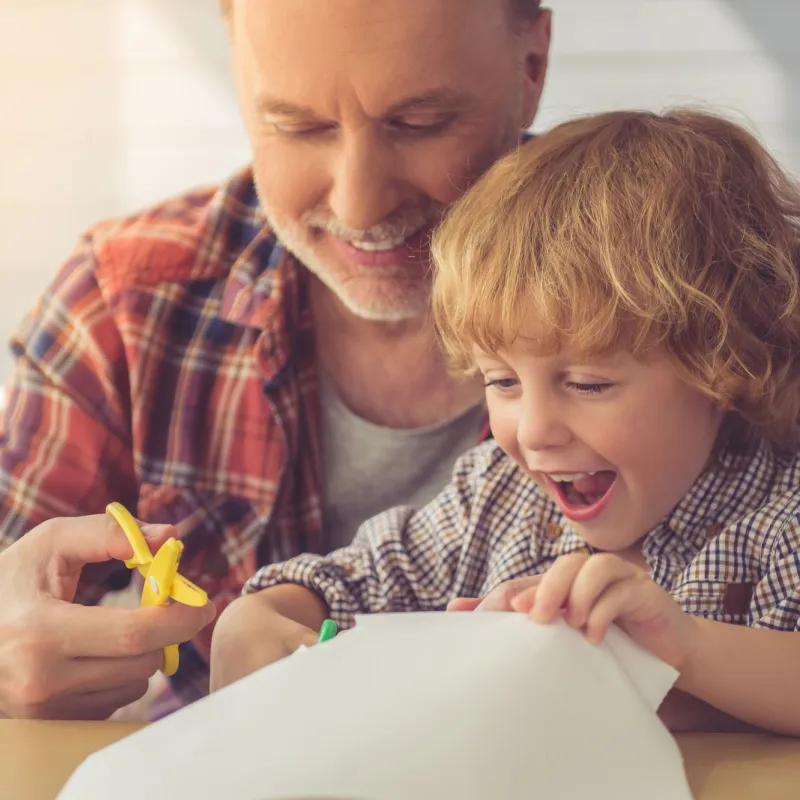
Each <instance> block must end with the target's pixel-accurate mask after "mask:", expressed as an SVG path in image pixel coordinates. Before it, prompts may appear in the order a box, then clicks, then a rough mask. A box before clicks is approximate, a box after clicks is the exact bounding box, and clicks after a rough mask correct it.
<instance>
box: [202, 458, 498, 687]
mask: <svg viewBox="0 0 800 800" xmlns="http://www.w3.org/2000/svg"><path fill="white" fill-rule="evenodd" d="M494 449H495V446H494V445H492V444H488V445H482V446H481V447H478V448H475V450H472V451H470V452H468V453H467V454H465V455H464V456H463V457H462V458H461V459H459V461H458V462H457V463H456V466H455V468H454V471H453V481H452V483H451V484H450V485H449V486H447V487H446V488H445V489H444V490H443V491H442V492H441V493H440V494H439V495H438V496H437V497H436V498H435V499H434V500H433V501H432V502H431V503H429V504H428V505H427V506H425V507H424V508H422V509H419V510H415V509H413V508H395V509H391V510H389V511H386V512H384V513H383V514H380V515H379V516H377V517H375V518H373V519H371V520H369V521H368V522H366V523H364V525H362V526H361V528H360V529H359V531H358V534H357V535H356V538H355V540H354V541H353V544H352V545H350V546H349V547H344V548H342V549H340V550H337V551H335V552H333V553H331V554H330V555H329V556H319V555H311V554H305V555H301V556H297V557H296V558H293V559H290V560H289V561H286V562H283V563H281V564H271V565H269V566H266V567H263V568H261V569H260V570H258V572H256V574H255V575H254V576H253V577H252V578H251V579H250V581H248V583H247V584H246V585H245V589H244V596H243V597H241V598H239V599H238V600H235V601H234V602H233V603H232V604H231V605H230V606H229V607H228V608H227V609H226V610H225V611H224V612H223V613H222V614H221V615H220V618H219V620H218V621H217V624H216V627H215V629H214V635H213V640H212V646H211V687H212V690H213V689H218V688H221V687H222V686H224V685H226V684H228V683H231V682H232V681H234V680H237V679H239V678H241V677H244V676H245V675H247V674H249V673H250V672H253V671H254V670H256V669H258V668H260V667H262V666H265V665H266V664H269V663H272V662H273V661H277V660H278V659H280V658H283V657H284V656H287V655H290V654H291V653H293V652H294V651H295V650H296V649H297V648H298V647H299V646H300V645H302V644H304V645H310V644H314V642H315V641H316V636H317V631H318V630H319V626H320V625H321V624H322V622H323V620H324V619H325V618H326V617H327V616H330V617H331V618H332V619H334V620H335V621H336V622H337V624H338V625H339V627H340V628H348V627H350V626H351V625H352V624H353V618H354V616H355V615H356V614H363V613H375V612H381V611H417V610H436V609H444V608H445V606H446V604H447V601H448V599H449V597H450V594H451V593H452V587H453V583H454V581H455V580H456V574H457V572H458V567H459V564H460V561H461V557H462V553H463V552H464V549H465V547H466V545H467V543H468V541H469V539H470V532H471V523H470V518H471V509H472V507H473V502H474V500H475V499H476V496H477V494H478V493H479V492H480V491H481V490H482V489H483V488H484V486H485V485H486V480H485V479H486V473H487V467H488V466H489V465H490V463H492V462H493V461H494V460H495V459H494V458H493V457H492V453H493V451H494ZM487 454H489V458H488V459H487ZM487 541H488V537H487ZM487 546H488V545H487Z"/></svg>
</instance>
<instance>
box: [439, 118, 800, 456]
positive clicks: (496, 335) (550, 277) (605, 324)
mask: <svg viewBox="0 0 800 800" xmlns="http://www.w3.org/2000/svg"><path fill="white" fill-rule="evenodd" d="M432 250H433V260H434V267H435V281H434V289H433V313H434V318H435V321H436V324H437V327H438V330H439V332H440V334H441V338H442V341H443V343H444V346H445V348H446V350H447V352H448V353H449V355H450V357H451V359H452V363H453V366H454V367H455V369H456V370H457V371H459V372H462V373H463V372H467V373H469V372H474V371H475V366H474V362H473V356H472V348H473V346H475V345H477V346H478V347H480V348H481V349H483V350H485V351H490V352H491V351H497V350H501V349H503V347H505V346H508V345H509V344H510V343H511V342H512V341H513V340H514V339H516V338H517V337H520V336H523V337H525V338H529V339H530V343H531V347H532V348H534V350H535V351H537V352H541V353H545V352H556V351H558V350H559V349H561V348H563V347H565V346H568V347H569V348H570V350H574V351H577V352H580V353H582V354H583V355H592V354H596V353H599V352H602V351H607V350H609V349H613V348H615V347H625V348H626V349H629V350H630V351H631V352H632V353H633V354H634V355H635V356H637V357H638V356H641V357H645V356H646V355H647V354H648V353H650V352H653V351H654V350H655V351H657V352H662V353H666V355H667V356H668V358H669V359H670V360H671V361H672V363H673V365H674V367H675V369H676V370H677V372H678V373H679V374H680V375H681V377H682V378H683V379H684V380H685V381H686V382H687V383H689V384H690V385H693V386H695V387H697V388H698V389H700V390H701V391H703V392H705V393H706V394H707V395H708V396H710V397H712V398H714V399H715V400H716V401H718V402H719V403H720V404H721V405H722V406H723V407H725V408H728V409H732V414H731V415H729V417H732V418H733V419H734V421H735V422H737V423H738V428H739V430H740V432H741V433H742V434H743V435H745V436H747V435H750V434H753V433H757V434H759V435H762V436H765V437H766V438H768V439H770V440H771V441H773V442H776V443H780V444H784V445H785V444H789V443H792V444H796V443H797V441H798V416H800V298H799V293H798V283H799V280H798V278H799V275H798V273H799V267H800V189H799V188H798V185H797V184H796V183H794V182H793V181H792V180H791V179H790V178H789V177H788V176H787V175H786V174H785V173H784V172H783V171H782V170H781V169H780V167H779V166H778V164H777V163H776V162H775V161H774V160H773V159H772V158H771V157H770V155H769V154H768V153H767V152H766V150H765V149H764V148H763V147H762V146H761V145H760V144H759V142H758V141H757V140H756V138H755V137H754V136H752V135H751V134H750V133H748V132H747V131H746V130H744V129H743V128H742V127H740V126H738V125H736V124H734V123H733V122H731V121H729V120H726V119H724V118H722V117H719V116H716V115H713V114H710V113H705V112H701V111H694V110H675V111H672V112H669V113H666V114H663V115H658V114H652V113H647V112H614V113H606V114H598V115H593V116H590V117H583V118H580V119H576V120H572V121H570V122H567V123H565V124H562V125H560V126H558V127H556V128H555V129H553V130H552V131H550V132H548V133H547V134H545V135H544V136H541V137H540V138H537V139H534V140H533V141H531V142H529V143H527V144H525V145H522V146H521V147H520V148H519V149H518V150H516V151H514V152H513V153H511V154H510V155H508V156H507V157H505V158H504V159H503V160H501V161H500V162H498V163H497V164H496V165H495V166H494V167H493V168H492V169H491V170H489V172H488V173H487V174H486V175H485V176H484V177H483V178H482V179H481V180H480V181H479V182H478V183H477V184H476V185H475V186H474V187H473V188H472V189H470V190H469V191H468V192H467V193H466V194H465V195H464V196H463V197H462V198H461V199H460V200H459V201H458V202H457V203H456V204H455V205H454V206H453V207H452V208H451V210H450V212H449V213H448V214H447V215H446V218H445V220H444V221H443V224H442V225H441V227H440V228H439V230H438V231H437V233H436V234H435V236H434V240H433V248H432Z"/></svg>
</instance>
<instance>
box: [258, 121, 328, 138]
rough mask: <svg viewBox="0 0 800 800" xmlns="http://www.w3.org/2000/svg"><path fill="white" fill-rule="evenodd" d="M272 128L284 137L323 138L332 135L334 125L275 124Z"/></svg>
mask: <svg viewBox="0 0 800 800" xmlns="http://www.w3.org/2000/svg"><path fill="white" fill-rule="evenodd" d="M272 127H273V128H274V130H275V131H276V132H277V133H280V134H281V135H282V136H296V137H298V138H303V137H306V138H307V137H311V136H323V135H325V134H327V133H330V132H331V131H332V130H333V128H334V126H333V125H279V124H274V125H273V126H272Z"/></svg>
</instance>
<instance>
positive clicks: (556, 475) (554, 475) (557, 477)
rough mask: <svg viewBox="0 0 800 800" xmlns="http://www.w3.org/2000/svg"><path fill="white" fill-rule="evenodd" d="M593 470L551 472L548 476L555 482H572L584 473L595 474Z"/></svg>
mask: <svg viewBox="0 0 800 800" xmlns="http://www.w3.org/2000/svg"><path fill="white" fill-rule="evenodd" d="M595 474H596V473H594V472H551V473H550V478H551V479H552V480H554V481H556V482H557V483H572V482H573V481H576V480H577V479H578V478H582V477H583V476H584V475H595Z"/></svg>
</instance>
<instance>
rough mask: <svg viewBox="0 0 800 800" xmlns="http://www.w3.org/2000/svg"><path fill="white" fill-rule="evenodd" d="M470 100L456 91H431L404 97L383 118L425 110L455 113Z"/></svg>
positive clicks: (465, 94) (465, 93)
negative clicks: (442, 110)
mask: <svg viewBox="0 0 800 800" xmlns="http://www.w3.org/2000/svg"><path fill="white" fill-rule="evenodd" d="M471 100H472V97H471V95H469V94H468V93H467V92H462V91H458V90H456V89H431V91H429V92H423V93H422V94H416V95H412V96H410V97H404V98H403V99H402V100H398V101H397V102H396V103H393V104H392V105H391V106H390V107H389V108H388V109H387V110H386V113H385V115H384V116H387V117H393V116H397V115H399V114H403V113H407V112H409V111H425V110H427V109H447V110H451V111H457V110H458V109H460V108H464V107H465V106H468V105H469V104H470V102H471Z"/></svg>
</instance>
